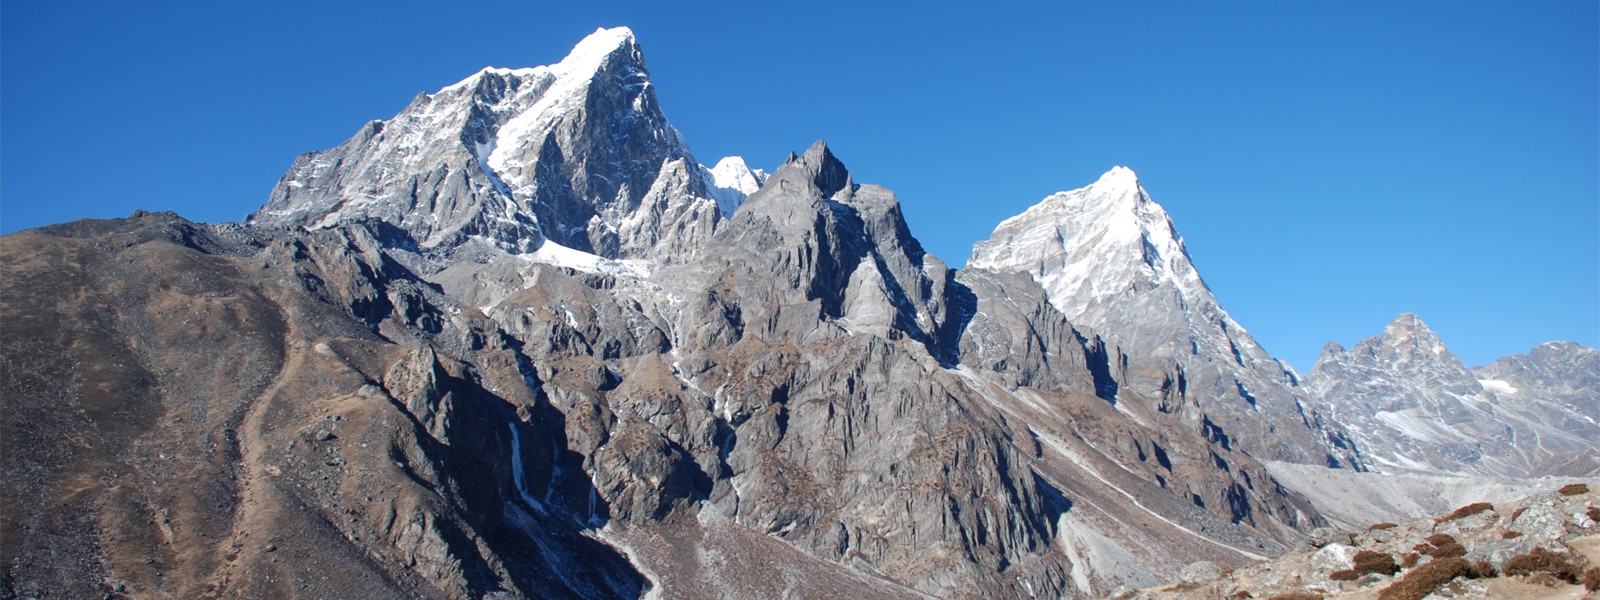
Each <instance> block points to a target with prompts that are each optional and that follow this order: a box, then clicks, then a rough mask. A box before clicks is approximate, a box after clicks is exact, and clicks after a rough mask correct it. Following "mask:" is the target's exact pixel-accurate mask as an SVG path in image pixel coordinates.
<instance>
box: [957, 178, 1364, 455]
mask: <svg viewBox="0 0 1600 600" xmlns="http://www.w3.org/2000/svg"><path fill="white" fill-rule="evenodd" d="M967 266H968V267H969V268H977V269H984V270H989V271H999V272H1006V271H1009V272H1021V273H1027V274H1029V275H1031V276H1032V277H1033V278H1034V280H1036V281H1038V282H1039V284H1040V285H1041V287H1043V288H1044V290H1045V292H1046V294H1047V296H1048V298H1049V300H1050V303H1051V304H1052V305H1053V306H1055V307H1056V308H1057V309H1059V310H1060V311H1061V312H1062V313H1063V314H1064V315H1066V317H1067V318H1068V319H1069V320H1070V321H1071V322H1072V323H1073V325H1074V326H1078V327H1080V328H1086V329H1087V330H1090V331H1093V332H1094V333H1096V334H1098V335H1101V336H1103V337H1104V338H1105V339H1106V340H1108V341H1109V342H1111V343H1112V344H1114V345H1115V346H1117V347H1118V352H1119V353H1121V354H1123V355H1124V356H1126V357H1127V358H1128V360H1129V362H1128V363H1126V364H1125V365H1124V369H1125V372H1126V373H1128V375H1127V376H1126V377H1127V380H1126V381H1119V383H1122V384H1124V387H1125V388H1127V389H1131V390H1134V391H1138V392H1142V393H1143V394H1144V395H1146V397H1152V398H1166V400H1164V401H1166V402H1171V403H1173V404H1183V403H1195V402H1197V403H1199V404H1198V405H1199V406H1203V407H1206V408H1204V409H1203V410H1205V411H1207V412H1206V416H1205V419H1208V420H1209V422H1211V423H1212V424H1213V425H1214V426H1216V427H1219V428H1221V429H1222V430H1227V431H1230V432H1233V433H1231V434H1230V435H1232V436H1235V437H1233V438H1232V439H1235V440H1240V439H1250V440H1255V441H1252V442H1248V443H1250V444H1255V445H1256V446H1255V447H1254V448H1252V452H1255V453H1257V455H1258V456H1271V457H1275V458H1278V459H1281V460H1291V461H1301V462H1305V461H1315V462H1326V463H1328V464H1346V465H1348V464H1351V463H1354V462H1357V460H1358V459H1356V457H1355V456H1354V454H1353V452H1351V451H1350V449H1349V448H1346V447H1343V446H1341V445H1340V442H1338V441H1336V440H1340V439H1342V434H1340V433H1339V432H1338V431H1337V428H1336V427H1334V426H1331V425H1328V426H1325V425H1324V424H1323V423H1320V422H1319V418H1318V417H1317V415H1315V414H1307V413H1304V412H1303V411H1302V410H1301V406H1302V403H1301V402H1300V400H1299V399H1298V394H1299V392H1298V384H1297V380H1298V376H1297V375H1296V374H1295V373H1294V372H1293V370H1291V369H1289V368H1288V367H1287V366H1286V365H1284V364H1283V363H1281V362H1279V361H1278V360H1276V359H1274V358H1272V357H1271V356H1270V355H1268V354H1267V352H1266V351H1265V350H1264V349H1262V348H1261V346H1260V345H1259V344H1257V343H1256V341H1255V339H1254V338H1252V337H1251V336H1250V334H1249V333H1248V332H1246V331H1245V330H1244V328H1243V327H1241V326H1240V325H1239V324H1238V323H1237V322H1235V321H1234V320H1233V318H1232V317H1230V316H1229V315H1228V313H1227V312H1226V311H1224V310H1223V309H1222V307H1221V306H1220V305H1219V304H1218V303H1217V299H1216V297H1215V296H1214V295H1213V294H1212V293H1211V290H1210V289H1209V288H1208V287H1207V286H1206V284H1205V282H1204V281H1202V280H1201V278H1200V274H1199V273H1198V272H1197V271H1196V270H1195V267H1194V265H1193V263H1192V262H1191V261H1190V257H1189V253H1188V251H1187V250H1186V249H1185V248H1184V244H1183V238H1182V237H1181V236H1180V235H1178V231H1177V228H1176V227H1175V226H1174V225H1173V222H1172V218H1171V217H1170V216H1169V215H1168V214H1167V211H1166V210H1165V209H1163V208H1162V207H1161V205H1160V204H1157V203H1156V202H1155V201H1154V200H1153V199H1151V196H1150V193H1149V192H1148V191H1147V190H1146V189H1145V188H1144V186H1143V185H1142V184H1141V183H1140V181H1139V177H1138V175H1137V174H1135V173H1134V172H1133V170H1132V169H1129V168H1127V167H1121V166H1119V167H1116V168H1113V169H1111V170H1110V171H1107V172H1106V173H1105V174H1104V175H1102V176H1100V178H1099V179H1098V180H1096V181H1095V182H1094V183H1093V184H1090V185H1088V186H1085V187H1082V188H1078V189H1075V190H1071V191H1066V192H1060V193H1057V194H1053V195H1051V196H1050V197H1048V198H1045V199H1044V200H1043V201H1041V202H1039V203H1038V204H1036V205H1034V206H1032V207H1031V208H1029V209H1027V210H1026V211H1024V212H1023V213H1022V214H1020V215H1017V216H1016V217H1012V218H1010V219H1007V220H1005V221H1004V222H1002V223H1000V225H999V226H998V227H996V228H995V230H994V233H993V234H992V235H991V236H990V238H989V239H988V240H986V241H983V242H979V243H978V244H977V245H976V246H975V247H974V248H973V253H972V258H971V259H969V260H968V261H967Z"/></svg>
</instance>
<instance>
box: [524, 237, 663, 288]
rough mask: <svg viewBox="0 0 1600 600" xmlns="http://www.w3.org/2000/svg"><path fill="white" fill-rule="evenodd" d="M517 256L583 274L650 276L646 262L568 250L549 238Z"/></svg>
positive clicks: (636, 277) (637, 277)
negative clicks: (531, 249)
mask: <svg viewBox="0 0 1600 600" xmlns="http://www.w3.org/2000/svg"><path fill="white" fill-rule="evenodd" d="M519 256H521V257H522V258H524V259H526V260H528V261H531V262H536V263H540V264H546V265H552V266H556V267H566V268H568V269H574V270H578V271H583V272H585V273H595V274H599V275H612V276H618V277H631V278H635V279H644V278H646V277H649V276H650V263H649V262H648V261H643V260H615V259H610V258H606V257H604V256H600V255H597V254H590V253H588V252H584V251H582V250H574V249H572V248H568V247H566V246H563V245H561V244H557V243H555V242H553V241H551V240H550V239H549V238H545V239H544V241H543V242H542V243H540V244H539V249H538V250H535V251H533V252H532V253H531V254H522V255H519Z"/></svg>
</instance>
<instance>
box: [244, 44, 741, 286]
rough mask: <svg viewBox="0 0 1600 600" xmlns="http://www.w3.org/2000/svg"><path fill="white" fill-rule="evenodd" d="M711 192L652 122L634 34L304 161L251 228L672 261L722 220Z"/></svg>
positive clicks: (681, 149)
mask: <svg viewBox="0 0 1600 600" xmlns="http://www.w3.org/2000/svg"><path fill="white" fill-rule="evenodd" d="M711 180H712V178H711V177H710V176H709V175H708V174H706V173H705V171H704V169H703V168H701V167H700V166H699V164H698V163H697V162H695V161H694V159H693V156H692V155H690V153H689V150H688V147H687V145H686V144H685V143H684V141H683V139H682V137H681V136H680V135H679V134H678V132H677V130H676V129H674V128H673V127H672V125H671V124H670V123H668V121H667V119H666V117H665V115H663V114H662V112H661V109H660V105H659V103H658V102H657V100H656V96H655V88H654V86H653V85H652V84H651V83H650V77H649V71H648V70H647V69H646V68H645V64H644V56H643V53H642V51H641V50H640V47H639V44H638V42H637V41H636V40H635V39H634V37H633V33H632V32H631V31H629V30H628V29H627V28H616V29H601V30H597V31H596V32H594V33H593V34H591V35H590V36H588V37H586V38H585V39H584V40H583V41H581V42H579V43H578V44H577V46H576V47H574V49H573V51H572V52H571V53H570V54H569V55H568V56H567V57H566V58H565V59H563V60H562V61H561V62H559V63H556V64H553V65H549V66H541V67H532V68H527V69H498V68H486V69H483V70H481V71H479V72H477V73H476V74H474V75H472V76H471V77H468V78H467V79H465V80H462V81H461V82H458V83H456V84H454V85H450V86H447V87H445V88H443V89H441V90H439V91H438V92H436V93H433V94H422V95H419V96H418V97H417V98H416V100H414V101H413V102H412V103H411V104H410V105H409V106H407V107H406V108H405V109H404V110H402V111H401V112H400V114H398V115H396V116H395V117H394V118H393V119H390V120H389V121H385V122H374V123H371V124H369V125H368V126H367V127H364V128H363V129H362V130H361V131H360V132H358V133H357V135H356V136H355V137H353V138H351V139H350V140H349V141H346V142H345V143H344V144H341V145H340V146H338V147H336V148H333V149H330V150H325V151H321V152H313V153H310V154H306V155H303V156H301V157H300V158H299V159H297V160H296V161H295V164H294V166H293V167H292V168H291V169H290V171H289V172H288V173H287V174H286V175H284V177H283V179H282V180H281V181H280V182H279V184H278V186H277V187H276V188H275V189H274V190H273V193H272V196H271V198H270V199H269V201H268V202H267V204H266V205H265V206H263V207H262V208H261V209H260V210H258V211H257V212H256V213H255V214H252V215H251V216H250V218H249V222H250V223H253V224H257V225H273V226H290V227H303V228H309V229H316V228H323V227H330V226H333V225H335V224H338V223H345V222H355V221H361V220H378V221H384V222H388V223H391V224H394V225H397V226H399V227H400V228H401V229H403V230H405V231H406V232H407V233H409V234H410V235H411V236H412V237H413V238H415V240H416V242H417V245H418V246H419V247H420V248H422V249H423V250H425V251H431V252H446V253H447V252H450V251H452V250H454V249H455V248H457V247H459V246H462V245H465V244H469V243H475V242H476V243H485V242H486V243H488V244H489V245H491V246H493V247H496V248H498V249H499V250H502V251H506V252H512V253H527V252H532V251H534V250H535V249H537V248H539V247H540V246H541V245H542V244H543V243H544V242H545V240H549V241H553V242H555V243H556V244H558V245H561V246H564V247H568V248H572V249H576V250H580V251H583V252H589V253H593V254H598V255H600V256H603V257H607V258H643V259H650V260H656V261H659V262H664V263H669V262H675V261H680V260H683V259H685V257H686V255H689V256H692V255H693V254H694V253H696V252H697V251H698V247H699V246H701V245H703V243H704V240H705V239H709V237H710V233H711V231H712V230H714V229H715V227H716V225H717V223H718V222H720V221H721V218H722V214H721V213H720V211H718V210H717V202H716V201H715V200H714V199H712V194H711V185H710V182H711Z"/></svg>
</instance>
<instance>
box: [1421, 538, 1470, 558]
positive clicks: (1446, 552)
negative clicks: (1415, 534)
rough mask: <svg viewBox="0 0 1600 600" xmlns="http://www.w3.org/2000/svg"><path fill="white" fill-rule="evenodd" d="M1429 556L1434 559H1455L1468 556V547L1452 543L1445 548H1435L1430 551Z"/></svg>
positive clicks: (1444, 546)
mask: <svg viewBox="0 0 1600 600" xmlns="http://www.w3.org/2000/svg"><path fill="white" fill-rule="evenodd" d="M1427 554H1428V556H1432V557H1434V558H1453V557H1457V556H1466V555H1467V547H1466V546H1462V545H1461V544H1457V543H1455V542H1454V541H1451V542H1450V543H1448V544H1445V545H1443V546H1434V547H1433V549H1432V550H1429V551H1428V553H1427Z"/></svg>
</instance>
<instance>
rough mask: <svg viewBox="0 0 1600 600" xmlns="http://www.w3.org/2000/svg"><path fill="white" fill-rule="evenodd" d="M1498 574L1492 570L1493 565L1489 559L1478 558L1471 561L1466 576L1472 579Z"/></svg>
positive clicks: (1486, 577)
mask: <svg viewBox="0 0 1600 600" xmlns="http://www.w3.org/2000/svg"><path fill="white" fill-rule="evenodd" d="M1498 574H1499V573H1495V572H1494V565H1491V564H1489V561H1487V560H1480V561H1478V562H1475V563H1472V567H1471V570H1470V571H1469V572H1468V573H1467V576H1469V577H1471V578H1473V579H1488V578H1490V577H1494V576H1495V575H1498Z"/></svg>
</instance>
